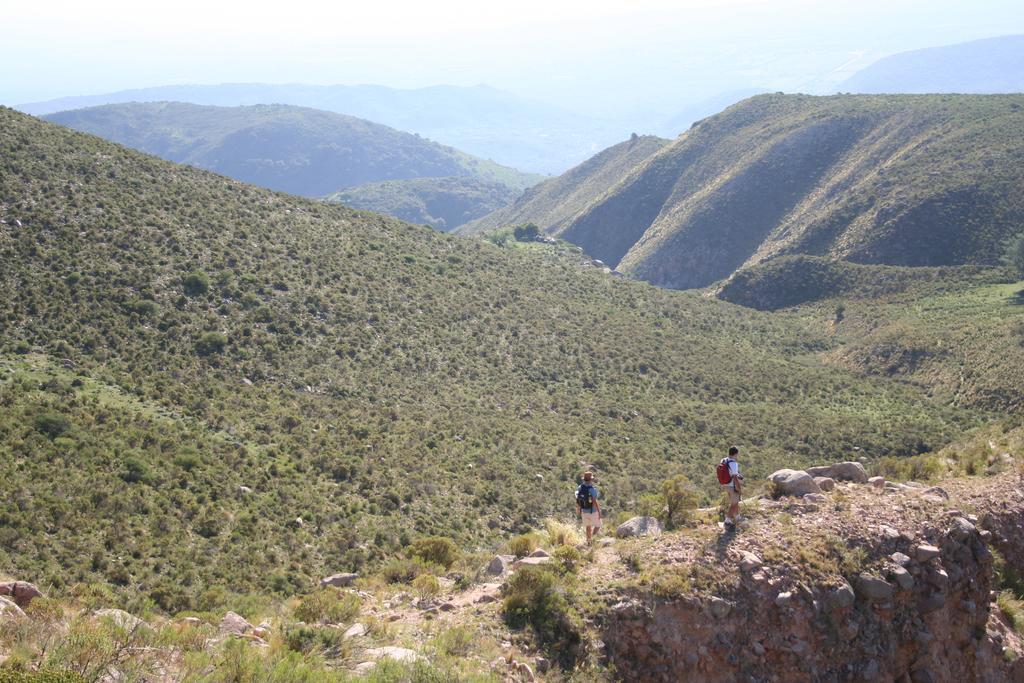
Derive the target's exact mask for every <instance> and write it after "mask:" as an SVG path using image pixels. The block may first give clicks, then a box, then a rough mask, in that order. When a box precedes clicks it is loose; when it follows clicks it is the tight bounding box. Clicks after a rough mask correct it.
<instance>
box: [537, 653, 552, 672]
mask: <svg viewBox="0 0 1024 683" xmlns="http://www.w3.org/2000/svg"><path fill="white" fill-rule="evenodd" d="M533 665H534V666H535V667H537V671H539V672H540V673H542V674H546V673H547V672H548V670H549V669H550V668H551V662H550V661H548V660H547V659H545V658H544V657H535V658H534V660H533Z"/></svg>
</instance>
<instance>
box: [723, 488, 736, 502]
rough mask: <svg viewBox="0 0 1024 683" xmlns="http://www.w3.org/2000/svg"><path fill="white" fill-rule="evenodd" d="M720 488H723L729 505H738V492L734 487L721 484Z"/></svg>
mask: <svg viewBox="0 0 1024 683" xmlns="http://www.w3.org/2000/svg"><path fill="white" fill-rule="evenodd" d="M722 488H724V489H725V493H726V495H727V496H729V505H739V503H740V494H738V493H736V489H734V488H732V487H730V486H723V487H722Z"/></svg>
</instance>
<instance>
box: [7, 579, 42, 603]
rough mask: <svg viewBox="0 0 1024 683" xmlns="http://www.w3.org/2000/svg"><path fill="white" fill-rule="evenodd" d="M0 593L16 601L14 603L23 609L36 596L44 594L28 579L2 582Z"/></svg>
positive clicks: (39, 596)
mask: <svg viewBox="0 0 1024 683" xmlns="http://www.w3.org/2000/svg"><path fill="white" fill-rule="evenodd" d="M0 595H5V596H7V597H8V598H10V599H11V600H13V601H14V604H15V605H17V606H18V607H21V608H22V609H25V608H26V607H28V604H29V603H30V602H32V600H33V599H35V598H41V597H43V594H42V593H41V592H40V590H39V589H38V588H36V587H35V585H34V584H31V583H29V582H28V581H7V582H5V583H0Z"/></svg>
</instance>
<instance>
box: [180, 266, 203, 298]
mask: <svg viewBox="0 0 1024 683" xmlns="http://www.w3.org/2000/svg"><path fill="white" fill-rule="evenodd" d="M181 284H182V286H183V287H184V288H185V294H187V295H188V296H202V295H203V294H206V293H207V292H209V291H210V278H208V277H207V276H206V273H203V272H200V271H198V270H196V271H193V272H191V273H189V274H188V275H186V276H185V278H184V279H183V280H182V281H181Z"/></svg>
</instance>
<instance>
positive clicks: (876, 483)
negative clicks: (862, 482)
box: [868, 477, 885, 489]
mask: <svg viewBox="0 0 1024 683" xmlns="http://www.w3.org/2000/svg"><path fill="white" fill-rule="evenodd" d="M868 483H869V484H871V485H872V486H873V487H875V488H876V489H884V488H885V477H871V478H870V479H868Z"/></svg>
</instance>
